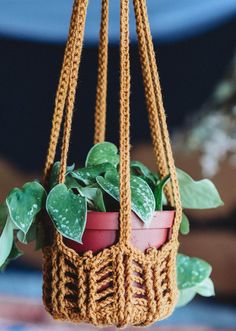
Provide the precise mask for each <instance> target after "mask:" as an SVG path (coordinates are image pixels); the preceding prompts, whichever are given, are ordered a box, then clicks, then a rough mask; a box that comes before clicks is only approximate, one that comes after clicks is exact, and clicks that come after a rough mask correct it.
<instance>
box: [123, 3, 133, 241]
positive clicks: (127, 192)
mask: <svg viewBox="0 0 236 331" xmlns="http://www.w3.org/2000/svg"><path fill="white" fill-rule="evenodd" d="M120 4H121V7H120V243H122V244H125V245H129V239H130V232H131V189H130V56H129V0H120Z"/></svg>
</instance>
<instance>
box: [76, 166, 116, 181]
mask: <svg viewBox="0 0 236 331" xmlns="http://www.w3.org/2000/svg"><path fill="white" fill-rule="evenodd" d="M112 169H115V168H114V166H113V165H112V164H110V163H102V164H98V165H95V166H89V167H87V168H81V169H78V170H75V171H73V172H72V173H71V176H72V177H74V178H76V179H77V180H79V181H81V182H82V183H84V184H85V185H91V184H93V183H96V177H97V176H100V175H103V174H105V173H106V172H107V171H110V170H112Z"/></svg>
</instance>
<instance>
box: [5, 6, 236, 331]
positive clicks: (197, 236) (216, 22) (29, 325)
mask: <svg viewBox="0 0 236 331" xmlns="http://www.w3.org/2000/svg"><path fill="white" fill-rule="evenodd" d="M100 3H101V1H100V0H93V1H91V3H90V5H89V10H88V19H87V25H86V36H85V46H84V49H83V54H82V63H81V69H80V75H79V84H78V102H77V105H76V109H75V115H74V126H73V134H72V142H71V149H70V156H69V158H70V162H71V163H72V162H74V161H76V162H77V163H78V164H82V163H83V160H84V157H85V155H86V153H87V151H88V149H89V148H90V146H91V144H92V139H93V112H94V106H95V90H96V75H97V41H98V32H99V20H100ZM147 4H148V10H149V17H150V23H151V29H152V33H153V39H154V44H155V50H156V54H157V60H158V65H159V71H160V76H161V83H162V90H163V95H164V103H165V108H166V111H167V115H168V118H167V120H168V125H169V129H170V132H171V137H172V143H173V148H174V154H175V159H176V164H177V166H178V167H180V168H182V169H184V170H186V171H187V172H188V173H189V174H191V175H192V176H193V177H194V178H195V179H199V178H202V177H209V178H211V179H212V180H213V182H214V183H215V184H216V186H217V188H218V189H219V191H220V194H221V196H222V199H223V201H224V202H225V205H224V207H222V208H220V209H217V210H209V211H203V212H191V213H190V212H189V213H188V216H189V218H190V220H191V232H190V235H188V236H187V237H185V236H181V238H180V241H181V246H180V250H181V251H182V252H184V253H186V254H188V255H192V256H198V257H202V258H204V259H206V260H207V261H209V262H210V263H211V264H212V265H213V275H212V278H213V280H214V282H215V285H216V297H215V298H213V299H206V298H203V299H199V298H198V299H196V300H195V301H194V302H192V303H191V304H190V305H188V306H187V307H185V308H180V309H178V310H176V311H175V313H174V314H173V316H172V317H171V318H169V319H168V320H166V321H164V322H162V323H161V327H162V328H163V330H172V329H173V330H199V331H200V330H202V331H204V330H214V329H218V330H219V329H220V330H236V258H235V253H236V225H235V224H236V223H235V218H236V179H235V178H236V34H235V31H236V0H198V1H196V0H195V1H189V0H178V1H174V0H147ZM110 7H111V8H110V31H109V42H110V49H109V83H108V84H109V86H108V90H109V92H108V125H107V139H108V140H109V141H112V142H114V143H118V111H119V109H118V105H119V15H118V12H119V1H111V6H110ZM71 8H72V0H37V1H33V0H20V1H19V0H0V199H1V200H3V199H4V198H5V196H6V194H7V193H8V191H9V190H10V189H11V188H12V187H13V186H20V185H22V184H23V183H24V182H26V181H27V180H30V179H34V178H40V176H41V173H42V169H43V164H44V161H45V155H46V151H47V145H48V139H49V134H50V126H51V119H52V113H53V106H54V98H55V93H56V88H57V83H58V79H59V73H60V68H61V63H62V59H63V52H64V47H65V41H66V36H67V32H68V25H69V18H70V12H71ZM130 25H131V72H132V94H131V108H132V109H131V112H132V146H133V148H132V154H133V158H134V159H137V160H140V161H144V162H145V164H147V165H148V166H150V167H151V168H153V169H155V164H154V158H153V153H152V147H151V142H150V137H149V129H148V121H147V118H146V117H147V116H146V112H145V111H146V110H145V102H144V93H143V85H142V79H141V70H140V64H139V58H138V50H137V43H136V36H135V25H134V15H133V12H132V10H131V22H130ZM40 259H41V256H40V254H36V253H34V252H33V249H32V250H30V251H29V252H28V254H27V255H26V256H25V257H24V258H22V259H20V260H19V261H18V262H17V263H15V264H13V265H11V266H10V267H9V268H8V270H7V271H6V272H5V273H4V274H1V275H0V330H1V331H2V330H42V328H43V329H44V330H47V329H48V330H49V329H50V330H53V329H54V328H55V330H70V329H74V327H72V326H67V325H61V324H54V323H52V321H51V319H50V318H49V317H47V316H46V313H44V310H43V308H42V306H41V301H40V300H41V282H42V281H41V273H40ZM77 329H78V327H77ZM82 329H83V330H87V329H86V327H84V326H83V327H82ZM153 329H155V328H153ZM88 330H89V329H88ZM150 330H151V329H150ZM160 330H162V329H160Z"/></svg>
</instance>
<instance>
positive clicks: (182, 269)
mask: <svg viewBox="0 0 236 331" xmlns="http://www.w3.org/2000/svg"><path fill="white" fill-rule="evenodd" d="M211 270H212V268H211V266H210V265H209V264H208V263H207V262H205V261H203V260H201V259H198V258H195V257H194V258H191V257H189V256H186V255H183V254H178V256H177V283H178V289H179V290H184V289H186V288H191V287H194V286H196V285H198V284H200V283H202V282H203V281H204V280H205V279H206V278H208V277H209V276H210V274H211Z"/></svg>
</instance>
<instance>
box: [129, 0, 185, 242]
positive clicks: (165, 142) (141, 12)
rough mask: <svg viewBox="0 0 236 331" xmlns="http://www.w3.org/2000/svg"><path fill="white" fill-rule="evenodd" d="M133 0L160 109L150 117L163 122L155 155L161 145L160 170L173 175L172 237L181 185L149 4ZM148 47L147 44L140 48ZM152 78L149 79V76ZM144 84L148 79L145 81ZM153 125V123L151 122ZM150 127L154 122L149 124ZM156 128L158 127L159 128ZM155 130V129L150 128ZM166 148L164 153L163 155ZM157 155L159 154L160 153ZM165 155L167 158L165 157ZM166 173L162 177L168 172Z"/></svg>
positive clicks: (156, 137) (155, 135) (178, 219)
mask: <svg viewBox="0 0 236 331" xmlns="http://www.w3.org/2000/svg"><path fill="white" fill-rule="evenodd" d="M133 1H134V8H135V15H136V22H137V32H138V38H139V47H140V53H141V54H142V56H141V62H142V66H144V62H145V61H144V60H146V62H147V63H148V64H147V63H146V66H149V73H150V74H151V79H152V83H151V85H152V89H153V91H154V97H155V103H156V106H157V111H155V114H153V113H152V112H150V109H149V112H150V115H151V116H150V120H151V122H154V123H156V122H158V123H160V125H159V128H160V129H161V130H160V129H158V131H156V133H155V132H153V133H152V139H153V144H154V150H155V154H156V155H157V154H158V151H159V150H158V147H159V146H160V145H161V146H163V148H162V149H161V151H162V154H161V156H160V157H159V159H157V160H158V162H161V164H162V168H161V170H162V171H163V170H164V171H165V173H166V172H167V171H168V173H169V174H170V178H171V183H170V184H171V186H169V188H171V190H170V189H169V190H168V191H167V194H168V198H169V201H170V202H171V204H172V205H173V206H175V209H176V216H175V224H174V227H173V235H172V238H174V239H177V237H178V232H179V225H180V222H181V216H182V206H181V200H180V194H179V187H178V180H177V174H176V168H175V164H174V159H173V155H172V150H171V145H170V138H169V133H168V128H167V123H166V116H165V111H164V106H163V100H162V93H161V87H160V79H159V75H158V69H157V64H156V59H155V51H154V47H153V42H152V37H151V31H150V25H149V22H148V15H147V7H146V0H133ZM141 46H146V47H141ZM149 79H150V78H149ZM144 83H145V81H144ZM150 124H151V123H150ZM150 126H151V125H150ZM156 129H157V127H156ZM151 132H152V130H151ZM163 150H164V155H163ZM157 157H158V155H157ZM164 157H165V159H164ZM165 173H163V174H162V176H163V175H164V174H165ZM168 173H166V174H168Z"/></svg>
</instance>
